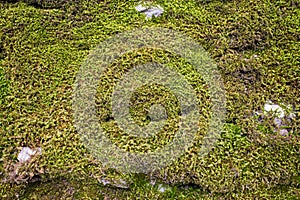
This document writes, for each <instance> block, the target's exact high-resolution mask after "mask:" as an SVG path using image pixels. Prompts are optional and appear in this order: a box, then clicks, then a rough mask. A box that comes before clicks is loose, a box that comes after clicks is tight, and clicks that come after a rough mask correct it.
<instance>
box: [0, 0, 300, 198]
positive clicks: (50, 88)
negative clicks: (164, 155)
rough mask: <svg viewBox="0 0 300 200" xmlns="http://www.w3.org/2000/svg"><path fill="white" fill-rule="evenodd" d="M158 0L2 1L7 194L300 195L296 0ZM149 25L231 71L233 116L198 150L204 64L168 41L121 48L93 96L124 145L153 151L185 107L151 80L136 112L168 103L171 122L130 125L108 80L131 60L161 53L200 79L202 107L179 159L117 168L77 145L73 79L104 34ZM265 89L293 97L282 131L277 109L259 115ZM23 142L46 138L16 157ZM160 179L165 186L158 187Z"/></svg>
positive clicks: (0, 122)
mask: <svg viewBox="0 0 300 200" xmlns="http://www.w3.org/2000/svg"><path fill="white" fill-rule="evenodd" d="M149 3H151V2H149ZM155 3H156V4H159V5H161V6H162V7H163V8H164V9H165V12H164V13H163V15H162V16H160V17H158V18H153V19H151V20H146V19H145V16H144V15H143V14H141V13H138V12H137V11H136V10H135V8H134V7H135V6H136V5H137V4H138V1H126V2H125V1H124V2H120V1H113V0H112V1H96V0H93V1H64V0H60V1H50V0H49V1H48V0H40V1H29V0H28V1H27V0H24V1H14V2H12V1H0V16H1V18H0V30H1V31H0V127H1V128H0V135H1V137H0V150H1V153H0V157H1V158H0V178H1V186H0V197H1V198H4V199H17V198H19V199H135V198H140V199H214V198H215V199H224V198H233V199H254V198H265V199H297V198H299V196H300V174H299V173H300V128H299V127H300V120H299V119H300V107H299V105H300V92H299V85H300V68H299V66H300V61H299V58H300V43H299V41H300V35H299V33H300V28H299V27H300V22H299V16H300V2H299V1H274V2H273V1H267V0H263V1H260V0H248V1H246V0H243V1H217V0H212V1H192V0H190V1H181V0H177V1H160V0H158V1H155ZM147 26H156V27H163V28H169V29H173V30H176V31H180V32H182V33H185V34H186V35H188V36H190V37H191V38H193V39H194V40H196V41H197V42H198V43H199V44H200V45H201V46H203V48H204V49H205V50H206V51H207V52H208V53H209V54H210V55H211V57H212V58H213V60H214V61H215V62H216V64H217V65H218V68H219V71H220V73H221V74H222V77H223V80H224V86H225V89H226V98H227V105H226V109H227V116H226V122H225V124H224V130H223V131H222V134H221V138H220V139H219V140H218V142H217V145H216V146H215V148H214V149H213V150H212V151H211V152H210V153H209V154H208V155H207V156H205V157H203V158H199V156H198V151H199V148H200V147H201V139H202V137H203V135H204V134H205V130H206V129H207V126H208V125H207V120H208V118H209V110H210V106H211V105H210V102H209V98H210V97H209V93H208V92H207V90H206V88H207V87H206V85H205V82H204V81H203V79H202V78H201V75H199V74H197V73H194V72H195V71H194V70H193V67H192V66H191V64H189V63H188V62H186V61H185V60H184V59H182V58H180V57H179V56H178V55H175V54H173V53H172V52H165V51H160V50H154V49H144V50H140V51H136V52H131V53H130V54H128V55H124V56H122V57H121V58H119V59H118V60H116V62H114V63H113V64H112V65H111V66H110V67H109V69H108V70H107V71H106V72H105V74H104V75H103V77H101V81H102V83H103V84H100V85H99V87H98V89H97V96H96V98H97V106H98V107H97V111H98V116H99V121H100V123H101V125H102V126H103V127H104V129H105V130H107V132H108V134H107V135H108V137H110V138H111V140H112V141H113V142H114V143H115V144H117V145H118V146H119V147H120V148H123V149H124V150H127V151H134V152H147V151H151V150H155V149H156V148H160V147H162V146H163V145H166V144H168V142H170V141H171V140H172V138H173V136H174V132H175V130H176V126H177V123H178V113H179V112H180V110H179V109H178V106H177V104H176V102H175V103H173V97H172V95H171V94H170V93H169V91H167V90H165V89H163V88H162V87H161V86H160V85H152V86H147V87H146V86H145V87H144V88H141V89H140V90H138V91H136V93H135V96H133V97H132V109H131V113H132V115H133V117H134V119H135V120H136V122H137V123H140V124H141V125H145V124H147V123H149V118H147V115H148V108H149V107H150V106H151V105H152V104H153V103H157V102H159V103H162V104H163V103H165V104H164V105H165V106H167V108H168V109H167V111H168V114H169V118H168V124H167V125H166V128H165V131H162V132H161V133H160V134H158V135H157V136H155V137H152V138H151V139H149V140H141V139H139V138H133V137H129V136H128V135H126V134H123V133H122V132H121V131H120V130H119V129H118V127H117V126H116V124H114V122H113V121H112V120H111V118H110V115H111V110H110V104H109V103H107V102H108V99H109V97H110V95H111V94H110V93H111V91H112V87H113V85H114V84H115V83H116V82H117V81H118V78H119V77H120V76H121V75H122V74H123V73H124V71H126V70H127V69H129V68H131V67H132V66H133V65H136V64H141V63H147V62H149V61H156V62H158V63H168V64H169V65H170V66H171V67H173V68H175V69H177V70H178V71H180V72H181V73H182V74H183V75H184V76H185V78H186V79H187V80H188V81H189V83H190V84H191V85H192V86H193V88H194V89H195V92H196V94H197V97H198V100H199V110H201V112H203V116H202V118H201V120H199V124H201V126H202V129H201V130H200V131H199V132H198V134H197V137H196V140H195V142H194V144H193V146H192V147H191V148H189V149H188V150H187V152H186V153H185V154H184V155H183V156H182V157H180V158H179V159H178V160H176V161H175V162H174V163H172V165H170V166H167V167H165V168H164V169H161V170H157V171H155V172H153V173H151V174H121V173H118V172H117V171H115V170H113V169H108V168H106V167H105V166H102V164H101V163H100V162H99V161H97V159H95V157H93V156H92V155H91V154H90V153H89V151H88V150H87V149H86V148H85V147H84V145H83V144H82V142H81V140H80V137H79V135H78V133H77V132H76V129H75V127H74V122H73V116H72V92H73V83H74V81H75V77H76V73H77V72H78V70H79V68H80V67H81V65H82V63H83V62H84V60H85V59H86V58H87V56H88V54H89V52H90V50H92V49H94V48H95V47H96V46H97V45H98V44H99V43H100V42H102V41H104V40H105V39H107V38H110V37H112V36H114V35H115V34H117V33H121V32H123V31H125V30H131V29H133V28H141V27H147ZM267 100H272V101H273V102H274V103H276V104H281V105H290V106H287V107H289V111H290V112H293V113H294V114H295V117H294V118H293V119H292V120H288V119H283V120H284V124H285V128H286V129H287V130H289V134H288V135H287V136H282V135H280V134H279V133H278V132H276V131H274V130H275V129H276V126H275V125H274V122H273V120H274V117H272V116H267V115H266V116H263V119H260V118H259V117H257V116H256V115H255V112H256V111H262V110H263V107H264V104H265V102H266V101H267ZM134 102H136V104H135V103H134ZM23 146H29V147H31V148H35V147H42V155H40V156H36V157H35V158H34V159H32V160H31V161H30V162H29V163H25V164H22V165H20V164H19V163H18V161H17V155H18V153H19V150H20V149H19V147H23ZM153 181H154V182H156V184H154V185H151V184H150V183H153ZM161 187H164V188H165V189H166V191H165V192H159V189H160V188H161Z"/></svg>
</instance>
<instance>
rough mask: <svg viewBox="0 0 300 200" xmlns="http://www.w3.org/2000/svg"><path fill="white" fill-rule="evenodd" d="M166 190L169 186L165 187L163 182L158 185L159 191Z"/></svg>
mask: <svg viewBox="0 0 300 200" xmlns="http://www.w3.org/2000/svg"><path fill="white" fill-rule="evenodd" d="M166 190H167V188H166V187H164V186H163V185H162V184H159V185H158V191H159V192H161V193H163V192H165V191H166Z"/></svg>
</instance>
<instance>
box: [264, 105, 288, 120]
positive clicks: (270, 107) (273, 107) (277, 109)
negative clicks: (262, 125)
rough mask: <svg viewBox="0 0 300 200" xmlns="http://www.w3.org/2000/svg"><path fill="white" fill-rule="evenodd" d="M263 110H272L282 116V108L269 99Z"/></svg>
mask: <svg viewBox="0 0 300 200" xmlns="http://www.w3.org/2000/svg"><path fill="white" fill-rule="evenodd" d="M264 111H265V112H274V113H275V114H276V116H277V117H279V118H283V117H284V110H283V108H281V107H280V106H279V105H277V104H272V102H271V101H268V102H267V103H266V104H265V106H264Z"/></svg>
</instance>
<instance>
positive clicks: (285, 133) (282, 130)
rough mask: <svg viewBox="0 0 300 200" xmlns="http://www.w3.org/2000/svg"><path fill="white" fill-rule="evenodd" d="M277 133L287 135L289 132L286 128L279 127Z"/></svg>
mask: <svg viewBox="0 0 300 200" xmlns="http://www.w3.org/2000/svg"><path fill="white" fill-rule="evenodd" d="M279 134H280V135H282V136H287V135H288V134H289V132H288V130H286V129H281V130H280V131H279Z"/></svg>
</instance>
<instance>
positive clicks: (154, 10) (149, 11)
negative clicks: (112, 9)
mask: <svg viewBox="0 0 300 200" xmlns="http://www.w3.org/2000/svg"><path fill="white" fill-rule="evenodd" d="M135 9H136V11H138V12H143V13H144V14H145V15H146V19H151V18H152V17H153V16H154V17H159V16H160V15H161V14H162V13H163V12H164V9H163V8H162V7H161V6H159V5H158V6H150V7H145V6H143V5H142V4H139V5H138V6H136V7H135Z"/></svg>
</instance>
